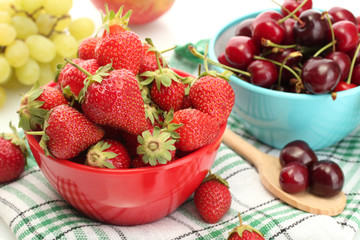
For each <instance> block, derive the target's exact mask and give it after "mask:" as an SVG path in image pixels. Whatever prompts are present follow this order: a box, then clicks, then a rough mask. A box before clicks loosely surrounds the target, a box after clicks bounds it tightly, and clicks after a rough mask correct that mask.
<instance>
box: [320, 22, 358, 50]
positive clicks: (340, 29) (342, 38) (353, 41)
mask: <svg viewBox="0 0 360 240" xmlns="http://www.w3.org/2000/svg"><path fill="white" fill-rule="evenodd" d="M332 26H333V30H334V35H335V40H336V50H338V51H342V52H348V51H350V50H352V49H355V48H356V46H357V43H358V41H359V35H358V30H357V27H356V25H355V24H354V23H353V22H350V21H348V20H341V21H339V22H336V23H334V24H333V25H332ZM329 33H330V31H328V33H327V34H328V36H329V35H330V34H329Z"/></svg>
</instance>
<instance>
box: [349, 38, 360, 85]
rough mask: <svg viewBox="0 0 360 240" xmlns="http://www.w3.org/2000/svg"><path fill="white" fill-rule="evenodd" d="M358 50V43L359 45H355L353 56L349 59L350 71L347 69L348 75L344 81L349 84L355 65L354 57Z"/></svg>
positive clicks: (359, 48)
mask: <svg viewBox="0 0 360 240" xmlns="http://www.w3.org/2000/svg"><path fill="white" fill-rule="evenodd" d="M359 51H360V43H359V45H358V46H357V48H356V50H355V53H354V56H353V58H352V60H351V65H350V71H349V75H348V79H347V81H346V83H347V84H350V83H351V78H352V74H353V71H354V66H355V62H356V57H357V55H358V54H359Z"/></svg>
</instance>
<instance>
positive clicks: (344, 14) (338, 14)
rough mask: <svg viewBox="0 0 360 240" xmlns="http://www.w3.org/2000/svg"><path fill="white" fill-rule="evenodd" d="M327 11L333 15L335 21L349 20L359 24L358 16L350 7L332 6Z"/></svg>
mask: <svg viewBox="0 0 360 240" xmlns="http://www.w3.org/2000/svg"><path fill="white" fill-rule="evenodd" d="M327 12H328V13H329V14H330V15H331V16H332V17H333V20H334V22H339V21H342V20H348V21H351V22H353V23H354V24H355V25H357V19H356V17H355V16H354V14H352V12H350V11H349V10H348V9H345V8H342V7H332V8H330V9H329V11H327Z"/></svg>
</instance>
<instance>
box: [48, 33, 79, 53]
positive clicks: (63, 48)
mask: <svg viewBox="0 0 360 240" xmlns="http://www.w3.org/2000/svg"><path fill="white" fill-rule="evenodd" d="M52 41H53V43H54V44H55V47H56V52H57V54H59V55H60V56H62V57H71V58H72V57H75V56H76V53H77V48H78V43H77V41H76V39H75V38H74V37H73V36H71V35H70V34H56V35H55V36H54V37H53V38H52Z"/></svg>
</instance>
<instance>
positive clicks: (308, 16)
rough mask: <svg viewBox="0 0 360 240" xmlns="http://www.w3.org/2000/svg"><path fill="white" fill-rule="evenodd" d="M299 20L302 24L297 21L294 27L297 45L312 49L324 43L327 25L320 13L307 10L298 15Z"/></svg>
mask: <svg viewBox="0 0 360 240" xmlns="http://www.w3.org/2000/svg"><path fill="white" fill-rule="evenodd" d="M299 19H300V20H301V21H302V22H303V24H301V23H299V21H297V22H296V23H295V25H294V36H295V38H296V40H297V43H298V44H300V45H302V46H309V47H314V46H316V45H322V44H324V43H325V42H326V40H327V39H326V33H327V31H328V29H329V24H328V21H327V20H326V18H323V17H322V16H321V12H319V11H317V10H315V9H308V10H305V11H304V12H302V13H301V14H300V16H299Z"/></svg>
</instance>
